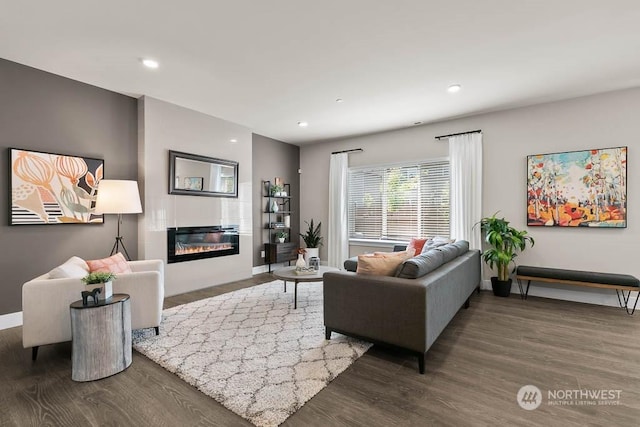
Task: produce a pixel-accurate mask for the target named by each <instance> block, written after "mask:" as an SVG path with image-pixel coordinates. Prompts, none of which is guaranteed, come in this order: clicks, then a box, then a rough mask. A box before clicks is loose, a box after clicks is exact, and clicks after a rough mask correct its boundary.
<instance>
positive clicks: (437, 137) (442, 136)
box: [435, 129, 482, 139]
mask: <svg viewBox="0 0 640 427" xmlns="http://www.w3.org/2000/svg"><path fill="white" fill-rule="evenodd" d="M468 133H482V129H478V130H470V131H468V132H459V133H450V134H449V135H440V136H436V137H435V138H436V139H443V138H449V137H452V136H458V135H466V134H468Z"/></svg>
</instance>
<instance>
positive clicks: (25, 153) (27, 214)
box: [10, 148, 104, 225]
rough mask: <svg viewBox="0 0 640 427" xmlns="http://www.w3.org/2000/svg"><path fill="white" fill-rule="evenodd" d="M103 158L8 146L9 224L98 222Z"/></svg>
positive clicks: (101, 218)
mask: <svg viewBox="0 0 640 427" xmlns="http://www.w3.org/2000/svg"><path fill="white" fill-rule="evenodd" d="M103 169H104V160H100V159H92V158H87V157H75V156H66V155H62V154H53V153H42V152H38V151H29V150H20V149H15V148H12V149H11V212H10V218H11V225H18V224H101V223H102V222H103V216H102V215H96V214H95V213H94V209H95V201H96V195H97V193H98V184H99V182H100V180H101V179H102V177H103V173H104V170H103Z"/></svg>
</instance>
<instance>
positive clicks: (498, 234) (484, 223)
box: [479, 212, 535, 297]
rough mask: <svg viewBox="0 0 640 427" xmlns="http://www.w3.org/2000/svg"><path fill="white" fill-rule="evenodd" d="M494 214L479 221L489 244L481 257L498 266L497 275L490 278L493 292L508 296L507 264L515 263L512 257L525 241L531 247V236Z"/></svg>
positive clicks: (491, 265)
mask: <svg viewBox="0 0 640 427" xmlns="http://www.w3.org/2000/svg"><path fill="white" fill-rule="evenodd" d="M496 214H497V212H496V213H495V214H493V216H491V217H486V218H482V219H481V220H480V222H479V224H480V227H481V229H482V231H483V232H484V233H485V241H486V242H487V243H488V244H489V245H490V246H491V248H490V249H487V250H486V251H484V252H483V253H482V259H483V260H484V262H486V263H487V264H488V265H489V268H493V267H494V265H495V266H496V267H497V268H498V276H497V277H495V276H494V277H492V278H491V287H492V288H493V294H494V295H496V296H499V297H508V296H509V294H510V293H511V282H512V279H511V278H510V277H509V265H510V264H511V263H514V264H515V261H514V259H515V258H516V257H517V256H518V251H524V250H525V249H526V247H527V242H528V243H529V244H530V245H531V246H532V247H533V245H534V244H535V242H534V240H533V238H532V237H531V236H528V235H527V232H526V231H519V230H516V229H515V228H513V227H511V226H509V221H507V220H506V219H504V218H496Z"/></svg>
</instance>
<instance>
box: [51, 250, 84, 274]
mask: <svg viewBox="0 0 640 427" xmlns="http://www.w3.org/2000/svg"><path fill="white" fill-rule="evenodd" d="M87 274H89V266H88V265H87V263H86V262H85V261H84V260H83V259H82V258H79V257H77V256H72V257H71V258H69V259H68V260H66V261H65V262H64V263H63V264H61V265H59V266H57V267H56V268H54V269H53V270H51V271H50V272H49V279H80V278H82V277H84V276H86V275H87Z"/></svg>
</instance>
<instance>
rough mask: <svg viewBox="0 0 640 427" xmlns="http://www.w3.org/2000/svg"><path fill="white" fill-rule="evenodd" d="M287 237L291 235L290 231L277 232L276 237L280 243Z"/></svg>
mask: <svg viewBox="0 0 640 427" xmlns="http://www.w3.org/2000/svg"><path fill="white" fill-rule="evenodd" d="M287 237H289V233H287V232H286V231H278V232H277V233H276V238H277V239H278V242H280V243H284V239H286V238H287Z"/></svg>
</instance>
